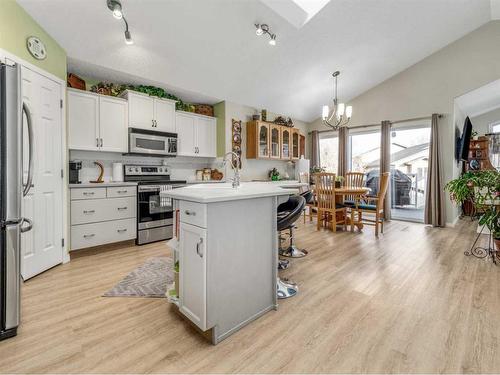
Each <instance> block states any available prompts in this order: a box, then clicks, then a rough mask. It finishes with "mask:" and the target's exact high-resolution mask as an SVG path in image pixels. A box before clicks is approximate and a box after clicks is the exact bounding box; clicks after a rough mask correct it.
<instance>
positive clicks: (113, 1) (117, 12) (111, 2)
mask: <svg viewBox="0 0 500 375" xmlns="http://www.w3.org/2000/svg"><path fill="white" fill-rule="evenodd" d="M107 4H108V8H109V9H110V10H111V11H112V12H113V17H115V18H116V19H117V20H121V19H122V18H123V12H122V4H121V3H120V2H119V1H118V0H108V1H107Z"/></svg>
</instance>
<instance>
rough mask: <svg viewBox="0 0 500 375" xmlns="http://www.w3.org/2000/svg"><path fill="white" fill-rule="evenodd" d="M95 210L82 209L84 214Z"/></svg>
mask: <svg viewBox="0 0 500 375" xmlns="http://www.w3.org/2000/svg"><path fill="white" fill-rule="evenodd" d="M94 212H95V210H83V213H84V214H93V213H94Z"/></svg>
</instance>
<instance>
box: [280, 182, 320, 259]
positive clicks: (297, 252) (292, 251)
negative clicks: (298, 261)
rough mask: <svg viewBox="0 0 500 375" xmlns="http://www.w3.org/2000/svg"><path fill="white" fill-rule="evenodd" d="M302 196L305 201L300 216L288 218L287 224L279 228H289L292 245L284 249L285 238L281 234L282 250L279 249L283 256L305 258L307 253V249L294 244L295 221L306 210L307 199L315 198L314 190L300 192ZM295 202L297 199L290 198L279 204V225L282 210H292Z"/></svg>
mask: <svg viewBox="0 0 500 375" xmlns="http://www.w3.org/2000/svg"><path fill="white" fill-rule="evenodd" d="M300 198H303V200H304V203H303V204H302V208H301V210H300V211H299V216H298V217H294V218H293V220H287V224H286V225H284V226H283V229H278V230H279V231H280V232H281V231H284V230H288V232H289V237H288V239H289V240H290V245H289V246H288V248H286V249H283V248H282V247H281V240H283V238H282V237H281V236H280V250H279V251H280V255H281V256H284V257H288V258H303V257H305V256H306V255H307V251H306V250H304V249H299V248H297V246H295V245H294V244H293V230H294V228H295V222H296V221H297V220H298V219H299V218H300V215H301V214H302V212H303V211H304V210H305V207H306V203H307V200H308V199H309V200H312V198H313V195H312V191H306V192H305V193H302V194H300ZM289 202H290V203H289ZM293 204H295V201H292V199H291V198H290V200H288V201H287V202H285V203H283V204H280V205H279V207H278V226H279V214H280V210H283V211H284V212H287V211H290V210H291V209H293V207H292V205H293Z"/></svg>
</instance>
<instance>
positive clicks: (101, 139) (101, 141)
mask: <svg viewBox="0 0 500 375" xmlns="http://www.w3.org/2000/svg"><path fill="white" fill-rule="evenodd" d="M102 145H103V142H102V138H101V147H102Z"/></svg>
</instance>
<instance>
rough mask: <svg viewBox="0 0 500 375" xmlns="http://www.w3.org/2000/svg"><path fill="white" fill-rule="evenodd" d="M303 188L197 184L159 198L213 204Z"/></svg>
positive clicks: (296, 184)
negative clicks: (235, 186) (234, 186)
mask: <svg viewBox="0 0 500 375" xmlns="http://www.w3.org/2000/svg"><path fill="white" fill-rule="evenodd" d="M305 186H308V184H307V183H301V182H297V181H280V182H242V183H241V185H240V187H238V188H233V187H232V185H231V183H216V184H199V185H191V186H187V187H183V188H179V189H173V190H167V191H162V192H161V193H160V196H161V197H164V198H174V199H178V200H185V201H190V202H198V203H213V202H224V201H235V200H241V199H252V198H261V197H272V196H281V195H292V194H297V193H299V188H300V187H305Z"/></svg>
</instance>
